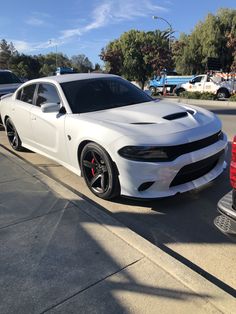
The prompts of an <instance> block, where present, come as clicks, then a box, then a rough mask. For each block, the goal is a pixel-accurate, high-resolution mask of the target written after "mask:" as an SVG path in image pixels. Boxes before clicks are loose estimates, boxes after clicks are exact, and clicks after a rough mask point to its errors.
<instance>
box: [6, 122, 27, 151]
mask: <svg viewBox="0 0 236 314" xmlns="http://www.w3.org/2000/svg"><path fill="white" fill-rule="evenodd" d="M6 132H7V138H8V141H9V143H10V145H11V147H12V148H13V149H14V150H18V151H21V150H23V147H22V145H21V139H20V137H19V135H18V133H17V131H16V128H15V126H14V124H13V122H12V121H11V119H10V118H7V120H6Z"/></svg>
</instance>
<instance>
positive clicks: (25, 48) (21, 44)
mask: <svg viewBox="0 0 236 314" xmlns="http://www.w3.org/2000/svg"><path fill="white" fill-rule="evenodd" d="M10 41H11V42H12V43H13V45H14V47H15V48H16V50H17V51H18V52H20V53H33V52H35V51H38V50H40V49H47V48H50V47H56V46H58V45H59V42H57V41H56V40H47V41H44V42H27V41H23V40H14V39H13V40H10ZM60 44H63V43H60Z"/></svg>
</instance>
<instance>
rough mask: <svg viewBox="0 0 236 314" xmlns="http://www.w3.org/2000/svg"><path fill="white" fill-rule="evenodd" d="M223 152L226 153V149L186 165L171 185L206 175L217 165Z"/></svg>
mask: <svg viewBox="0 0 236 314" xmlns="http://www.w3.org/2000/svg"><path fill="white" fill-rule="evenodd" d="M222 154H224V150H222V151H220V152H219V153H217V154H215V155H213V156H211V157H208V158H206V159H203V160H200V161H197V162H194V163H192V164H189V165H186V166H184V167H183V168H181V169H180V171H179V172H178V173H177V175H176V176H175V178H174V179H173V181H172V182H171V184H170V187H172V186H176V185H179V184H184V183H186V182H190V181H193V180H196V179H198V178H200V177H202V176H204V175H205V174H207V173H208V172H210V171H211V170H212V169H213V168H214V167H215V166H216V165H217V163H218V161H219V159H220V157H221V156H222Z"/></svg>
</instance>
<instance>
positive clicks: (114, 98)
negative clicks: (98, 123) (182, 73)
mask: <svg viewBox="0 0 236 314" xmlns="http://www.w3.org/2000/svg"><path fill="white" fill-rule="evenodd" d="M61 86H62V89H63V91H64V93H65V96H66V98H67V101H68V103H69V105H70V107H71V111H72V112H73V113H85V112H92V111H99V110H105V109H112V108H117V107H123V106H129V105H133V104H138V103H143V102H149V101H151V100H152V98H151V97H150V96H148V95H147V94H145V93H144V92H143V91H142V90H141V89H139V88H138V87H136V86H134V85H133V84H132V83H130V82H128V81H125V80H123V79H121V78H119V77H112V78H107V77H106V78H97V79H87V80H78V81H72V82H66V83H62V84H61Z"/></svg>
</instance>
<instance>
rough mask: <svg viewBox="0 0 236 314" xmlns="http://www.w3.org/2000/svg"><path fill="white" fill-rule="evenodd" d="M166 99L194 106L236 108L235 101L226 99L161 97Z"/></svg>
mask: <svg viewBox="0 0 236 314" xmlns="http://www.w3.org/2000/svg"><path fill="white" fill-rule="evenodd" d="M162 99H165V100H168V101H171V102H172V101H173V102H179V103H183V104H189V105H196V106H214V107H222V106H224V107H226V108H236V101H228V100H222V101H220V100H203V99H188V98H179V97H178V98H170V97H166V98H162Z"/></svg>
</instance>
